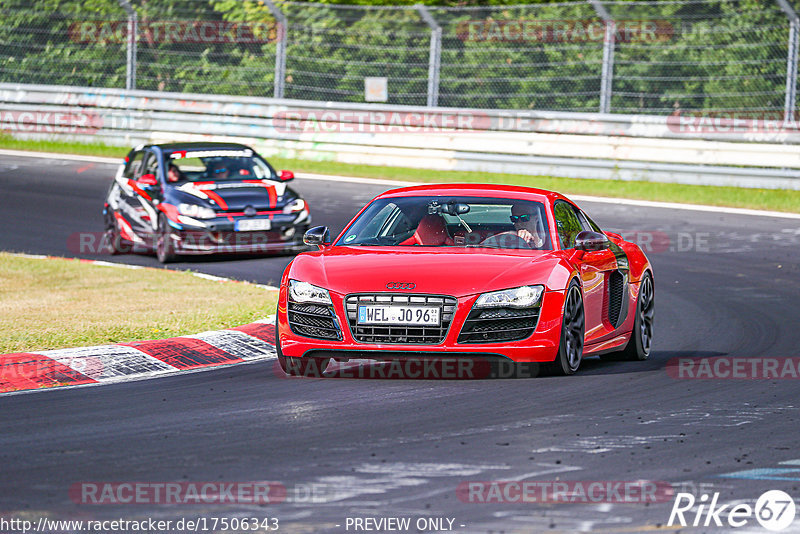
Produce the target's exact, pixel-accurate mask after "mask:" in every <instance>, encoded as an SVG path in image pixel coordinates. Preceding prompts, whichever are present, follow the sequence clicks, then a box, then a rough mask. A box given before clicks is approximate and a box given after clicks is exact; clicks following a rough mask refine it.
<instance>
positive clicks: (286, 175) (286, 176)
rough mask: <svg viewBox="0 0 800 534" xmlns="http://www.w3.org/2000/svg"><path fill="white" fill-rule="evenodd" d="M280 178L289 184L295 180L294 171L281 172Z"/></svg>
mask: <svg viewBox="0 0 800 534" xmlns="http://www.w3.org/2000/svg"><path fill="white" fill-rule="evenodd" d="M278 178H279V179H280V181H281V182H288V181H289V180H294V173H293V172H292V171H281V172H279V173H278Z"/></svg>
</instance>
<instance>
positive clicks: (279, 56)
mask: <svg viewBox="0 0 800 534" xmlns="http://www.w3.org/2000/svg"><path fill="white" fill-rule="evenodd" d="M264 2H265V3H266V4H267V7H268V8H269V11H270V13H272V16H273V17H275V20H276V21H277V22H278V32H277V34H276V35H277V43H276V46H277V47H276V49H275V88H274V90H273V95H272V96H274V97H275V98H283V91H284V88H285V85H286V40H287V39H288V38H289V24H288V22H289V21H288V20H287V19H286V15H284V14H283V11H281V10H280V8H279V7H278V6H276V5H275V4H274V3H273V2H272V0H264Z"/></svg>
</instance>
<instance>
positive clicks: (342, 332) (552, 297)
mask: <svg viewBox="0 0 800 534" xmlns="http://www.w3.org/2000/svg"><path fill="white" fill-rule="evenodd" d="M398 293H399V292H398ZM477 297H478V295H471V296H467V297H462V298H458V299H457V304H456V310H455V313H454V316H453V319H452V321H451V323H450V326H449V329H448V331H447V333H446V335H445V337H444V340H443V341H442V342H441V343H437V344H422V343H405V344H403V343H365V342H359V341H357V340H356V339H355V337H354V335H353V332H352V327H351V325H350V323H349V321H348V320H347V316H346V313H345V302H344V299H345V296H343V295H337V294H335V293H331V300H332V308H333V311H334V313H335V316H336V322H337V323H338V329H339V335H338V339H314V338H311V337H306V336H303V335H298V333H297V332H295V331H293V330H292V328H291V327H290V325H289V321H288V315H287V312H288V308H287V306H288V300H287V291H286V288H285V287H282V288H281V292H280V296H279V302H278V314H277V319H276V324H277V332H276V333H277V336H278V339H279V342H280V347H281V352H282V354H283V355H284V356H291V357H324V358H335V359H341V360H347V359H357V358H368V359H375V360H393V359H399V358H408V357H418V358H436V357H441V358H445V357H449V358H481V357H482V358H487V357H488V358H501V359H508V360H512V361H515V362H552V361H554V360H555V358H556V353H557V352H558V346H559V341H560V337H561V319H562V310H563V305H564V294H563V292H561V291H546V292H545V293H544V296H543V299H542V304H541V309H540V312H539V318H538V322H537V324H536V328H535V331H534V333H533V334H532V335H530V336H528V337H526V338H524V339H520V340H517V341H501V342H491V343H459V342H458V338H459V334H460V333H461V330H462V328H463V325H464V322H465V320H466V319H467V316H468V315H469V313H470V311H471V310H472V307H473V304H474V303H475V300H476V299H477Z"/></svg>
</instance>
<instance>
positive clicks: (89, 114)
mask: <svg viewBox="0 0 800 534" xmlns="http://www.w3.org/2000/svg"><path fill="white" fill-rule="evenodd" d="M709 120H710V119H709ZM681 121H683V122H681ZM719 121H721V122H719ZM719 121H718V123H717V124H714V123H713V121H712V122H711V123H708V122H707V123H705V126H704V123H703V122H702V120H699V121H698V120H695V118H693V117H692V116H687V117H681V116H671V117H659V116H641V115H617V114H598V113H568V112H541V111H515V110H474V109H455V108H434V109H431V108H419V107H410V106H389V105H374V104H348V103H330V102H329V103H320V102H314V101H299V100H284V99H265V98H248V97H231V96H218V95H194V94H181V93H163V92H149V91H126V90H122V89H98V88H78V87H66V86H39V85H18V84H0V128H2V129H4V130H6V131H10V132H11V133H12V134H13V135H15V136H19V137H27V138H42V137H60V138H66V139H75V140H83V141H85V140H102V141H105V142H107V143H112V144H119V145H134V144H138V143H140V142H151V141H159V142H163V141H184V140H208V139H217V140H222V139H225V140H233V141H241V142H244V143H247V144H251V145H253V146H254V147H255V148H257V149H258V150H259V151H260V152H262V153H263V154H264V155H265V156H271V155H280V156H285V157H299V158H307V159H318V160H327V161H341V162H347V163H363V164H374V165H396V166H405V167H416V168H429V169H442V170H463V171H478V172H506V173H518V174H529V175H552V176H564V177H574V178H600V179H622V180H647V181H659V182H675V183H687V184H701V185H730V186H738V187H763V188H781V189H797V190H800V180H798V178H800V148H799V147H798V145H800V129H798V125H797V123H780V124H778V123H775V124H773V125H772V126H774V127H775V128H774V129H770V125H769V124H766V125H762V126H763V127H761V128H754V127H752V126H753V125H752V124H751V125H749V126H751V127H746V126H748V125H747V124H739V125H738V127H737V125H736V123H735V122H731V123H730V124H726V123H725V121H724V120H722V119H720V120H719Z"/></svg>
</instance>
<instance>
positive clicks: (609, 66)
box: [589, 0, 616, 113]
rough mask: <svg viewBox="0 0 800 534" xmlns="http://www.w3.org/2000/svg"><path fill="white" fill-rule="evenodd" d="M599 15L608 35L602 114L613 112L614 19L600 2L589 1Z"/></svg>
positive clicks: (602, 78)
mask: <svg viewBox="0 0 800 534" xmlns="http://www.w3.org/2000/svg"><path fill="white" fill-rule="evenodd" d="M589 2H591V4H592V7H594V10H595V11H596V12H597V15H598V16H599V17H600V18H601V19H603V22H605V26H606V33H605V37H604V39H603V71H602V73H601V74H600V113H609V112H610V111H611V93H612V87H613V84H614V46H615V45H616V40H615V34H616V28H615V27H614V19H613V18H611V14H609V12H608V10H607V9H606V8H605V6H604V5H603V4H601V3H600V0H589Z"/></svg>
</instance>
